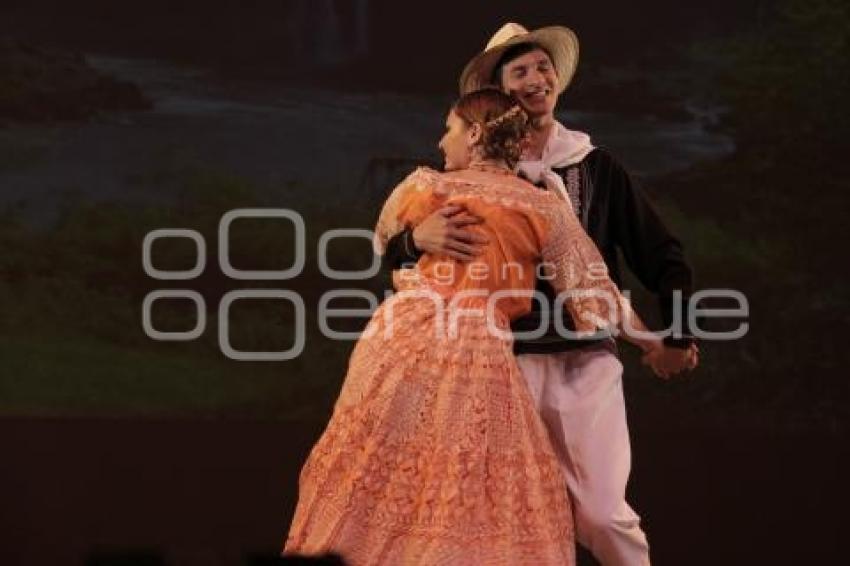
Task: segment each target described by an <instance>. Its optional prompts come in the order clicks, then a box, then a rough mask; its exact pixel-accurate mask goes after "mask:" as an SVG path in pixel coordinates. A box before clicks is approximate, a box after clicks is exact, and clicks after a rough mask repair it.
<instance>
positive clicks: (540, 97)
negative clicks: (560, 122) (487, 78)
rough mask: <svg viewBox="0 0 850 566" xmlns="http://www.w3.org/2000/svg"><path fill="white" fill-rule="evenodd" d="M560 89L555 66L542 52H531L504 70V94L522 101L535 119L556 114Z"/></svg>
mask: <svg viewBox="0 0 850 566" xmlns="http://www.w3.org/2000/svg"><path fill="white" fill-rule="evenodd" d="M557 87H558V74H557V73H556V72H555V66H554V65H553V64H552V60H551V59H549V55H548V54H547V53H546V52H545V51H543V50H542V49H535V50H534V51H529V52H528V53H526V54H525V55H520V56H519V57H517V58H516V59H512V60H511V61H509V62H507V63H505V64H504V65H503V66H502V90H503V91H504V92H506V93H508V94H510V95H512V96H513V97H514V98H516V99H517V100H519V102H520V104H522V105H523V107H524V108H525V110H526V112H528V114H529V116H531V117H532V118H539V117H541V116H546V115H552V114H554V112H555V105H556V104H557V103H558V90H557Z"/></svg>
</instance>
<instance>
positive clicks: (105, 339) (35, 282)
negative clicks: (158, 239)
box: [0, 0, 850, 566]
mask: <svg viewBox="0 0 850 566" xmlns="http://www.w3.org/2000/svg"><path fill="white" fill-rule="evenodd" d="M511 20H513V21H518V22H521V23H523V24H524V25H526V26H527V27H529V28H535V27H539V26H542V25H547V24H563V25H568V26H570V27H571V28H572V29H574V30H575V31H576V32H577V34H578V36H579V38H580V41H581V48H582V55H581V61H580V65H579V70H578V73H577V75H576V78H575V81H574V83H573V84H572V86H571V87H570V89H569V90H568V91H567V92H566V93H565V95H564V96H563V97H562V99H561V109H560V110H561V111H560V113H559V117H560V118H561V119H562V120H563V121H565V123H566V124H567V125H568V126H569V127H575V128H577V129H583V130H587V131H589V133H590V134H591V135H592V136H593V138H594V141H595V142H596V143H597V144H600V145H604V146H606V147H608V148H609V149H610V150H611V151H612V152H613V153H614V154H615V155H617V156H618V157H619V158H620V159H621V160H622V161H623V162H624V163H625V164H626V165H627V166H628V168H629V170H630V171H631V172H632V173H633V175H634V177H635V179H636V180H637V181H638V182H639V183H641V184H642V185H643V186H644V187H645V188H646V190H647V191H648V192H649V194H650V196H651V197H652V198H653V200H654V202H655V203H656V205H657V207H658V208H659V210H660V212H661V214H662V216H663V217H664V218H665V220H667V221H668V222H669V223H670V225H671V227H672V228H673V229H674V231H675V232H676V233H677V235H679V236H680V237H681V239H682V241H683V243H684V244H685V248H686V251H687V252H688V255H689V258H690V259H691V261H692V263H693V264H694V267H695V270H696V273H697V278H698V281H697V282H698V285H699V287H701V288H728V289H736V290H740V291H741V292H743V293H744V294H745V295H746V297H747V298H748V300H749V306H750V315H749V317H748V320H747V322H748V323H749V332H748V333H747V335H746V336H745V337H743V338H742V339H740V340H736V341H733V342H705V343H703V344H702V350H703V360H702V364H701V366H700V368H699V369H698V370H697V371H696V372H694V373H693V374H691V375H688V376H687V377H684V378H681V379H677V380H674V381H671V382H662V381H659V380H656V379H655V378H653V377H652V376H651V375H650V374H649V372H648V371H646V370H645V369H644V368H642V367H641V366H640V364H639V363H638V360H637V357H636V355H635V353H634V352H633V351H631V350H630V349H628V348H627V347H625V346H624V347H623V350H624V351H623V357H624V363H625V365H626V371H625V387H626V395H627V403H628V411H629V419H630V428H631V437H632V447H633V474H632V480H631V483H630V486H629V498H630V501H632V502H633V506H634V507H635V508H636V509H637V511H638V512H639V513H640V514H641V516H642V518H643V524H644V526H645V529H646V531H647V533H648V536H649V540H650V543H651V547H652V556H653V562H654V563H655V564H660V565H662V566H664V565H681V564H685V565H691V564H820V563H823V564H831V563H835V562H838V561H840V560H841V558H840V557H841V554H839V531H838V529H839V528H840V527H841V526H843V525H844V523H845V522H846V521H844V520H843V514H844V510H845V508H846V504H847V499H848V498H847V490H846V487H845V481H846V480H845V478H846V475H847V455H848V454H847V452H848V450H847V446H848V442H847V440H848V439H847V408H848V398H850V395H849V394H850V387H848V380H847V377H848V376H847V370H846V362H847V348H846V347H844V344H843V339H844V337H845V335H846V333H847V332H846V329H847V323H848V316H847V307H848V294H847V291H846V284H845V281H844V279H845V272H846V269H845V268H844V263H845V262H844V257H845V256H846V252H844V249H843V247H844V245H845V243H846V242H847V241H848V233H847V222H846V219H845V217H846V213H847V210H848V207H847V197H846V192H845V191H846V181H845V179H846V175H845V174H844V172H843V164H844V163H845V161H846V147H847V144H846V141H845V140H846V138H847V135H848V133H850V127H848V116H850V114H848V112H847V110H846V102H845V101H846V100H847V99H848V95H850V88H849V87H848V81H850V45H848V34H850V10H849V9H848V7H847V6H846V5H845V3H843V2H839V1H837V0H811V1H808V2H803V1H800V0H782V1H777V2H766V1H762V2H756V1H753V2H731V1H725V0H724V1H720V2H715V3H711V4H709V3H704V4H699V5H695V4H688V3H682V2H673V1H650V2H642V3H626V2H620V3H615V2H595V3H562V2H526V3H523V4H522V6H519V5H517V4H516V3H515V2H508V1H506V0H505V1H494V2H488V3H486V4H485V3H480V4H473V3H459V2H446V1H434V2H428V3H427V4H411V3H399V2H389V1H384V0H373V1H371V2H365V1H361V2H354V1H351V2H342V1H334V0H329V1H326V2H306V1H303V2H297V1H289V2H283V1H276V2H275V1H271V0H267V1H253V2H235V1H230V2H200V1H198V2H194V1H182V2H164V1H149V2H144V3H133V2H123V3H116V2H107V1H82V2H74V3H70V2H60V1H58V0H57V1H30V2H18V1H8V0H7V1H6V2H4V3H3V4H2V6H1V7H0V199H1V200H0V206H2V216H3V217H2V222H0V448H2V452H0V502H2V504H0V563H2V564H82V563H84V562H85V561H86V560H87V559H88V560H90V562H92V563H94V561H95V559H98V560H101V562H99V563H104V564H119V563H120V564H131V563H132V564H141V563H150V564H158V563H163V562H164V563H170V564H205V565H209V564H240V563H249V562H251V560H254V562H256V563H258V562H257V561H258V560H259V558H258V557H259V556H261V555H273V554H274V553H275V552H276V551H277V550H278V548H279V546H280V545H281V542H282V540H283V537H284V536H285V533H286V530H287V527H288V524H289V520H290V517H291V512H292V509H293V507H294V503H295V498H296V495H297V494H296V487H297V474H298V471H299V469H300V466H301V464H302V462H303V460H304V458H305V457H306V454H307V452H308V451H309V449H310V447H311V446H312V443H313V442H314V441H315V439H316V438H317V436H318V434H320V432H321V430H322V428H323V426H324V424H325V423H326V422H327V418H328V415H329V412H330V409H331V407H332V404H333V401H334V399H335V397H336V393H337V391H338V389H339V385H340V383H341V380H342V378H343V377H344V374H345V368H346V361H347V357H348V354H349V353H350V350H351V347H352V343H351V342H336V341H331V340H328V339H327V338H325V337H323V336H322V335H321V333H320V332H319V329H318V327H317V325H316V304H317V302H318V299H319V297H320V295H321V294H322V292H324V291H326V290H330V289H334V288H337V287H339V283H338V282H334V281H329V280H327V279H325V278H324V277H322V276H321V274H320V273H319V271H318V268H317V257H316V254H315V251H314V250H316V242H317V240H318V238H319V235H320V234H321V233H322V231H323V230H326V229H330V228H342V227H346V228H348V227H362V228H371V227H372V224H373V222H374V220H375V217H376V215H377V209H378V206H379V205H380V202H381V201H382V199H383V198H384V196H385V195H386V194H387V192H388V191H389V190H390V188H391V187H392V186H393V183H394V182H395V181H396V180H397V179H399V178H400V177H401V176H402V175H404V174H405V173H406V172H407V171H409V170H410V169H411V168H412V167H413V166H414V165H415V164H417V163H421V162H423V161H426V160H430V159H435V158H436V154H435V151H434V145H435V143H436V140H437V138H438V136H439V132H440V130H441V127H442V121H443V114H444V112H445V111H446V109H447V108H448V105H449V103H450V101H451V100H452V98H453V96H454V88H455V80H456V77H457V75H458V74H459V71H460V69H461V68H462V67H463V65H464V64H465V62H466V61H467V60H468V59H469V58H470V57H471V56H472V55H473V54H474V53H476V52H477V51H478V50H479V49H481V47H483V45H484V43H486V41H487V38H488V37H489V35H490V34H491V33H493V32H494V31H495V30H496V29H497V28H498V27H499V26H500V25H501V24H502V23H504V22H506V21H511ZM251 206H262V207H285V208H290V209H293V210H297V211H298V212H299V213H300V214H302V215H303V217H304V218H305V222H306V225H307V238H308V246H307V250H308V254H307V262H306V268H305V271H304V273H303V274H302V275H301V276H299V277H298V278H296V279H294V280H291V281H287V282H285V283H280V282H270V283H268V284H265V283H263V282H254V281H233V280H229V279H227V278H226V277H224V276H223V275H222V274H221V273H220V270H219V269H218V265H217V246H216V229H217V224H218V221H219V219H220V217H221V215H222V214H223V213H224V212H226V211H228V210H231V209H233V208H241V207H251ZM241 222H242V223H241V224H240V223H238V222H237V224H234V228H233V231H232V236H231V249H232V254H231V256H232V260H233V263H234V265H236V266H237V267H241V268H244V269H248V268H251V269H261V268H265V269H274V268H278V267H280V266H282V265H286V264H287V263H289V262H290V261H291V258H292V251H291V240H292V233H291V230H290V229H288V228H287V226H286V225H278V224H276V223H263V222H256V221H241ZM176 227H188V228H193V229H196V230H198V231H199V232H201V233H202V234H203V235H204V237H205V239H206V242H207V244H208V245H207V267H206V269H205V270H204V273H203V274H202V275H201V276H200V277H199V278H198V279H197V280H194V281H187V282H162V281H154V280H152V279H151V278H150V277H148V276H147V275H146V274H145V273H144V271H143V270H142V268H141V242H142V239H143V238H144V235H145V234H146V233H148V232H149V231H150V230H153V229H157V228H176ZM361 244H362V245H361ZM329 253H330V256H329V260H330V263H331V265H332V266H334V267H336V268H337V269H356V268H359V267H363V266H364V265H365V263H366V262H367V261H368V254H369V249H368V246H367V245H365V243H354V242H346V243H344V244H343V243H337V244H335V245H334V247H332V248H331V250H330V252H329ZM153 255H154V260H155V261H154V263H155V264H156V265H157V267H159V268H160V269H186V268H188V267H190V266H191V265H192V264H193V263H194V250H193V248H192V246H191V244H189V243H188V242H185V241H180V240H171V241H168V242H167V244H166V243H165V242H162V243H159V244H157V247H155V248H154V254H153ZM385 284H386V280H385V279H382V278H376V279H375V280H370V281H364V282H359V283H358V284H357V286H358V287H360V288H364V289H370V290H375V291H378V290H381V289H383V287H384V285H385ZM629 286H630V287H632V288H633V290H634V291H635V293H636V298H637V302H638V306H639V308H640V310H641V312H642V313H645V314H646V315H647V317H648V318H650V319H652V318H653V314H654V312H655V307H654V305H653V303H652V301H651V299H650V297H648V296H647V295H646V293H645V292H643V291H642V290H641V289H640V286H639V285H638V284H637V283H636V282H634V281H630V285H629ZM161 287H165V288H168V287H172V288H191V289H195V290H198V291H199V292H200V293H201V294H202V296H203V297H204V299H205V301H206V305H207V311H208V316H209V320H208V324H207V328H206V331H205V332H204V334H203V336H202V337H201V338H199V339H198V340H195V341H192V342H171V343H164V342H156V341H153V340H151V339H150V338H148V337H147V336H146V335H145V334H144V333H143V332H142V329H141V325H140V315H139V313H140V308H141V304H142V300H143V298H144V296H145V295H146V293H148V292H149V291H151V290H153V289H156V288H161ZM250 287H272V288H277V287H285V288H287V289H292V290H295V291H298V292H299V293H300V294H301V295H302V296H303V297H304V300H305V303H306V305H307V313H308V315H307V321H308V324H307V342H306V347H305V350H304V353H303V354H301V355H300V356H299V357H298V358H297V359H295V360H292V361H288V362H267V363H260V362H237V361H233V360H229V359H227V358H226V357H225V356H223V355H222V354H221V351H220V349H219V347H218V343H217V335H216V333H217V324H216V320H217V309H216V305H217V304H218V302H219V299H220V298H221V296H222V295H223V294H224V293H226V292H228V291H231V290H233V289H237V288H250ZM352 306H354V305H352ZM357 306H362V305H357ZM716 306H720V305H719V304H718V305H716ZM193 317H194V314H193V312H192V310H191V305H190V306H189V307H187V306H186V304H185V303H184V302H180V301H171V302H169V301H163V302H162V303H161V304H159V305H158V306H157V308H156V309H155V310H154V322H155V324H154V326H155V327H156V328H158V329H161V330H175V331H176V330H181V329H183V330H185V329H186V328H188V327H189V326H190V325H191V324H192V322H191V321H192V320H194V318H193ZM292 317H293V313H292V312H291V309H289V310H287V307H285V306H284V307H282V306H281V304H280V303H277V302H274V301H252V302H250V304H249V303H243V304H242V305H241V306H240V307H239V308H236V307H234V311H233V312H232V318H231V320H232V328H231V339H232V341H233V343H234V346H235V347H238V348H240V349H245V350H275V349H281V348H283V347H286V346H285V345H287V344H290V343H291V342H292V339H293V336H292V334H293V326H292V320H293V318H292ZM739 323H740V320H722V321H717V322H715V329H722V328H730V327H735V326H736V325H737V324H739ZM355 327H356V325H355ZM282 344H283V345H284V346H282ZM98 557H99V558H98ZM122 557H123V558H122ZM252 557H254V558H252ZM123 559H126V560H127V561H126V562H121V560H123ZM146 561H147V562H146ZM582 561H583V562H585V563H588V564H590V563H592V561H591V559H589V558H588V557H586V556H583V557H582Z"/></svg>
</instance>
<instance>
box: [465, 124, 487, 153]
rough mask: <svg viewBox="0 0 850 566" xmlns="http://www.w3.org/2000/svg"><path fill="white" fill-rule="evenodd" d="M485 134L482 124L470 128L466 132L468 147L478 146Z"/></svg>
mask: <svg viewBox="0 0 850 566" xmlns="http://www.w3.org/2000/svg"><path fill="white" fill-rule="evenodd" d="M483 133H484V131H483V129H482V128H481V124H479V123H478V122H474V123H473V124H472V125H471V126H469V129H468V130H467V132H466V141H467V145H469V147H472V146H474V145H478V142H480V141H481V136H482V134H483Z"/></svg>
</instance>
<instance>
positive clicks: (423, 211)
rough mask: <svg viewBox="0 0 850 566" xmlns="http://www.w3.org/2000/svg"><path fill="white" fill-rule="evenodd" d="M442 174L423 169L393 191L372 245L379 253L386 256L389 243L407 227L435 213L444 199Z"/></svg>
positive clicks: (384, 207) (379, 221)
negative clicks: (440, 195)
mask: <svg viewBox="0 0 850 566" xmlns="http://www.w3.org/2000/svg"><path fill="white" fill-rule="evenodd" d="M439 184H440V174H439V173H438V172H437V171H434V170H433V169H429V168H427V167H419V168H418V169H416V170H415V171H414V172H413V173H411V174H410V175H408V176H407V177H406V178H405V179H404V180H403V181H402V182H401V183H399V184H398V186H396V188H395V189H393V192H392V193H391V194H390V196H389V198H388V199H387V201H386V202H385V203H384V206H383V208H382V209H381V214H380V216H379V217H378V223H377V225H376V226H375V234H374V237H373V240H372V245H373V248H374V250H375V253H376V254H378V255H384V253H385V252H386V249H387V242H389V241H390V239H391V238H392V237H393V236H395V235H397V234H399V233H400V232H401V231H402V230H404V229H405V228H407V227H411V226H416V225H417V224H418V223H419V222H421V221H422V220H423V219H424V218H425V217H426V216H427V215H428V214H430V213H431V212H432V211H433V210H435V209H436V208H437V206H438V201H439V200H440V197H439V194H438V193H439V191H438V190H437V189H438V186H439Z"/></svg>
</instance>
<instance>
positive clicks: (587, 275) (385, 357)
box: [284, 168, 621, 566]
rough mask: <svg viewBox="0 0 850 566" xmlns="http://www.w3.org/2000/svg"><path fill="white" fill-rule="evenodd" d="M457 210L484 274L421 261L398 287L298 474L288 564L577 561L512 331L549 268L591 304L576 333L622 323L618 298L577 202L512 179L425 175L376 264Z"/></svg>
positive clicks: (385, 231) (407, 190)
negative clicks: (470, 219) (401, 237)
mask: <svg viewBox="0 0 850 566" xmlns="http://www.w3.org/2000/svg"><path fill="white" fill-rule="evenodd" d="M447 203H463V204H464V205H466V207H467V209H469V210H470V211H471V212H472V213H474V214H477V215H479V216H481V217H482V218H484V219H485V221H484V223H483V224H481V225H478V226H475V227H474V228H473V229H475V230H479V231H480V233H482V234H484V235H486V236H487V237H488V238H489V240H490V243H489V244H488V245H487V246H486V247H485V249H484V252H483V253H482V255H481V256H480V258H479V261H477V262H474V263H475V265H473V264H462V263H459V262H455V261H454V260H452V259H450V258H448V257H445V256H436V255H425V256H423V257H422V259H421V260H420V261H419V262H418V263H417V265H416V266H415V268H412V269H405V270H400V271H398V272H396V273H395V274H394V282H395V286H396V290H397V293H396V294H394V295H393V296H392V297H390V298H389V299H388V300H386V301H385V302H384V303H383V304H382V305H381V306H380V307H379V308H378V309H377V310H376V312H375V313H374V315H373V317H372V319H371V321H370V323H369V324H368V325H367V327H366V329H365V331H364V334H363V336H362V337H361V339H360V340H359V341H358V343H357V344H356V346H355V348H354V351H353V353H352V356H351V359H350V361H349V368H348V373H347V375H346V378H345V381H344V384H343V386H342V390H341V392H340V396H339V398H338V400H337V402H336V405H335V407H334V412H333V416H332V417H331V420H330V422H329V423H328V425H327V428H326V430H325V431H324V433H323V434H322V436H321V438H320V439H319V441H318V443H317V444H316V446H315V447H314V448H313V450H312V452H311V454H310V456H309V457H308V459H307V462H306V463H305V465H304V467H303V469H302V471H301V477H300V482H299V500H298V505H297V508H296V510H295V516H294V519H293V522H292V525H291V528H290V531H289V536H288V537H287V540H286V543H285V547H284V553H298V554H319V553H324V552H336V553H338V554H340V555H341V556H343V558H345V560H346V561H347V562H348V563H349V564H352V565H354V566H359V565H373V564H387V565H408V564H440V565H451V564H457V565H461V564H463V565H467V564H476V565H478V564H481V565H497V564H503V565H522V564H527V565H534V566H544V565H549V564H551V565H555V564H557V565H564V564H567V565H570V564H574V561H575V559H574V533H573V523H572V512H571V507H570V501H569V499H568V496H567V490H566V485H565V481H564V478H563V476H562V473H561V469H560V467H559V464H558V460H557V458H556V456H555V454H554V452H553V450H552V448H551V446H550V443H549V439H548V437H547V432H546V430H545V428H544V425H543V424H542V422H541V421H540V418H539V416H538V415H537V413H536V412H535V409H534V407H533V404H532V401H531V398H530V396H529V393H528V391H527V389H526V385H525V382H524V380H523V378H522V375H521V374H520V372H519V369H518V368H517V365H516V362H515V359H514V357H513V353H512V342H511V336H510V333H509V323H510V320H512V319H513V318H515V317H517V316H520V315H522V314H524V313H525V312H527V311H528V310H529V308H530V306H531V299H530V296H529V295H528V293H527V292H529V291H530V290H531V289H533V288H534V281H535V266H536V265H537V264H538V263H539V262H540V261H541V260H543V261H544V265H546V266H547V270H548V271H547V273H548V274H549V275H550V280H551V282H552V284H553V286H554V287H555V288H556V289H557V290H561V289H580V290H582V291H584V293H578V294H573V295H572V296H571V297H570V298H569V299H567V301H566V302H565V307H566V308H567V309H568V310H569V311H570V312H571V314H573V315H574V316H573V318H574V319H575V321H576V322H577V325H578V327H579V330H580V331H583V332H592V331H595V330H596V329H597V328H598V327H600V326H606V325H607V324H613V323H614V322H615V321H614V320H613V317H614V316H616V312H614V311H615V310H616V309H612V308H611V307H612V301H610V300H605V299H604V298H600V297H602V296H603V294H604V293H610V296H611V297H613V299H614V302H616V301H619V300H621V297H620V295H619V293H618V292H617V290H616V287H615V286H614V285H613V283H612V282H611V281H610V279H608V278H607V276H606V275H605V272H604V265H605V264H604V262H603V260H602V258H601V257H600V256H599V253H598V251H597V250H596V248H595V247H594V245H593V243H592V242H591V241H590V239H589V238H588V237H587V235H586V234H585V233H584V231H583V230H582V228H581V226H580V224H579V223H578V220H577V219H576V217H575V215H574V214H573V213H572V211H571V209H570V208H569V204H567V203H565V202H564V201H562V200H559V199H558V198H557V197H555V196H553V195H552V194H550V193H547V192H545V191H540V190H538V189H536V188H535V187H533V186H531V185H529V184H527V183H526V182H525V181H522V180H521V179H519V178H517V177H515V176H513V175H506V174H499V173H494V172H488V171H475V170H465V171H461V172H456V173H438V172H436V171H433V170H430V169H426V168H420V169H418V170H416V171H415V172H414V173H412V174H411V175H410V176H409V177H408V178H407V179H405V180H404V181H403V182H402V183H401V184H400V185H399V186H398V187H397V188H396V189H395V190H394V191H393V193H392V194H391V196H390V198H389V199H388V201H387V203H386V204H385V206H384V209H383V211H382V212H381V216H380V219H379V221H378V226H377V229H376V236H375V239H376V247H377V249H378V251H382V249H383V246H384V245H385V243H386V242H387V241H388V239H389V238H390V237H392V236H393V235H394V234H396V233H398V232H399V231H400V230H401V229H403V228H404V227H406V226H415V225H416V224H417V223H418V222H420V221H421V220H422V219H424V218H425V217H426V216H427V215H428V214H430V213H431V212H433V211H434V210H435V209H437V208H439V207H440V206H443V205H445V204H447ZM449 271H451V276H449V275H448V273H449ZM497 293H501V296H500V298H499V300H494V301H491V302H490V303H491V306H490V308H489V309H488V299H490V298H491V297H493V296H494V295H495V294H497ZM482 312H483V313H484V314H482ZM606 321H607V322H606Z"/></svg>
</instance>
